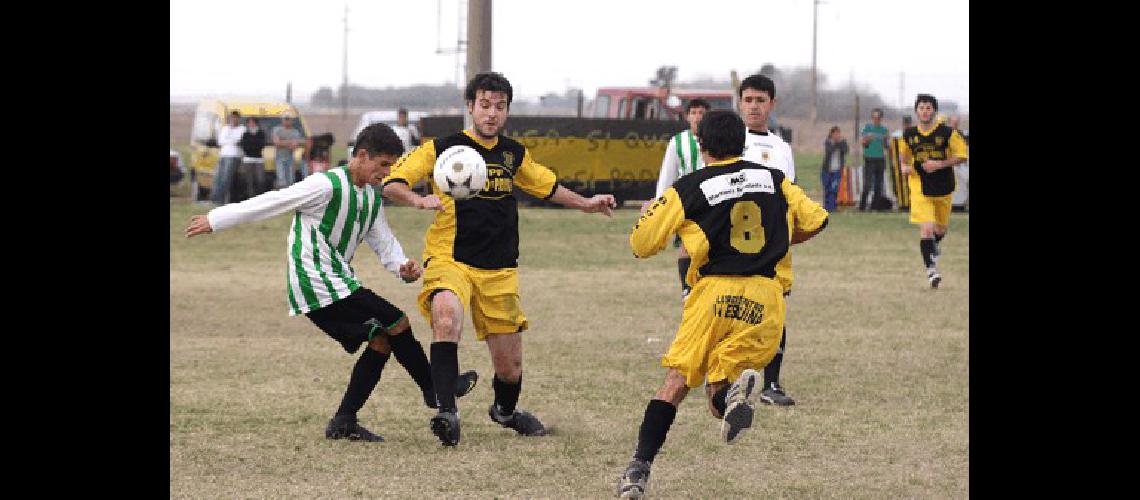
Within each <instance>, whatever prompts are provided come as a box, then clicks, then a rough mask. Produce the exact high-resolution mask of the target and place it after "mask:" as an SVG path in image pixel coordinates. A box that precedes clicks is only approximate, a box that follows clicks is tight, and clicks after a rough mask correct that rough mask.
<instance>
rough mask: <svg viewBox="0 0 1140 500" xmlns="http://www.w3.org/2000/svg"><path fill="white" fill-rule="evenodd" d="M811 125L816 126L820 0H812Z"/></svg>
mask: <svg viewBox="0 0 1140 500" xmlns="http://www.w3.org/2000/svg"><path fill="white" fill-rule="evenodd" d="M811 4H812V7H811V9H812V10H811V124H812V125H815V117H816V114H815V102H816V100H815V94H816V88H815V87H816V79H815V78H816V77H815V74H816V67H815V53H816V38H817V36H816V35H817V31H818V29H817V27H818V25H819V0H812V2H811Z"/></svg>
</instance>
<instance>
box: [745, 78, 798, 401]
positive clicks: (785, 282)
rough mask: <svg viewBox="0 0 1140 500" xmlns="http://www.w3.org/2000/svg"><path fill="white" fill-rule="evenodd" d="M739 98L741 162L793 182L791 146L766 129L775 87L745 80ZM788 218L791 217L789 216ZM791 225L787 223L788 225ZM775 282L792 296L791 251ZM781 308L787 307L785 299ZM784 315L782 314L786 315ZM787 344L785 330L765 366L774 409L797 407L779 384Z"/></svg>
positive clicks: (766, 395) (764, 394) (767, 81)
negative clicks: (742, 127) (743, 129)
mask: <svg viewBox="0 0 1140 500" xmlns="http://www.w3.org/2000/svg"><path fill="white" fill-rule="evenodd" d="M737 92H738V96H737V97H739V101H740V102H739V106H740V116H741V118H743V119H744V124H745V125H746V126H747V129H748V131H747V132H745V134H744V159H745V160H748V161H750V162H753V163H759V164H761V165H764V166H765V167H769V168H774V169H777V170H779V171H781V172H783V173H784V177H785V178H787V179H788V181H790V182H792V183H793V184H795V182H796V158H795V156H794V155H792V147H791V146H789V145H788V143H787V142H784V140H783V139H782V138H780V136H778V135H776V133H775V132H773V131H771V130H769V129H768V119H769V117H771V116H772V111H773V110H774V109H775V108H776V84H775V82H773V81H772V79H771V78H768V77H767V76H764V75H761V74H759V73H757V74H755V75H752V76H749V77H748V78H745V79H744V81H742V82H740V89H739V90H738V91H737ZM788 216H789V217H791V216H792V215H791V214H789V215H788ZM790 223H791V222H790V221H789V224H790ZM776 279H777V280H779V281H780V284H781V285H782V286H783V287H784V297H787V296H788V295H790V294H791V293H792V251H791V249H790V248H789V249H788V252H787V254H785V255H784V258H783V259H780V262H779V263H778V264H777V265H776ZM784 306H785V307H787V301H786V300H785V302H784ZM786 314H787V313H786V312H785V315H786ZM787 343H788V330H787V327H785V328H784V331H783V335H781V336H780V349H779V350H777V351H776V356H775V357H774V358H772V362H771V363H769V364H768V366H765V367H764V390H763V391H761V393H760V401H763V402H764V403H766V404H774V405H777V406H791V405H794V404H796V401H795V400H794V399H792V398H791V397H790V396H788V395H787V393H785V392H784V388H783V386H781V385H780V367H781V366H783V364H784V348H785V346H787Z"/></svg>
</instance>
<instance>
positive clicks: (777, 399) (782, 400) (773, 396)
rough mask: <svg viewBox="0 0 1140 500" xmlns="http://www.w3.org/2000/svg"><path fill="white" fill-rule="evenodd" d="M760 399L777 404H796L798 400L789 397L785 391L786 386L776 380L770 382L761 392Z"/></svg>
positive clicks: (766, 402)
mask: <svg viewBox="0 0 1140 500" xmlns="http://www.w3.org/2000/svg"><path fill="white" fill-rule="evenodd" d="M760 401H763V402H764V403H765V404H770V405H776V406H792V405H794V404H796V400H794V399H792V398H790V397H788V395H787V394H785V393H784V388H783V387H780V384H777V383H775V382H773V383H770V384H768V386H767V387H765V388H764V390H763V391H762V392H760Z"/></svg>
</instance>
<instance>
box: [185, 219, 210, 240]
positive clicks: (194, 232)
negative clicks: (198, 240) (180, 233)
mask: <svg viewBox="0 0 1140 500" xmlns="http://www.w3.org/2000/svg"><path fill="white" fill-rule="evenodd" d="M212 232H214V228H212V227H210V219H208V218H207V217H206V216H205V215H195V216H193V217H191V218H190V225H189V226H187V227H186V237H187V238H191V237H194V236H198V235H199V234H206V233H212Z"/></svg>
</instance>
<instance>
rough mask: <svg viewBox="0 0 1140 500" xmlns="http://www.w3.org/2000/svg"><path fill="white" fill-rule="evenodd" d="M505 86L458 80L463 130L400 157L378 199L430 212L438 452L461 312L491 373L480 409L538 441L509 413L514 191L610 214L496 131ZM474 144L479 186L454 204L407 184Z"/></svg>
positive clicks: (450, 425) (535, 425)
mask: <svg viewBox="0 0 1140 500" xmlns="http://www.w3.org/2000/svg"><path fill="white" fill-rule="evenodd" d="M512 94H513V90H512V88H511V82H510V81H508V80H507V79H506V77H504V76H503V75H501V74H499V73H494V72H487V73H479V74H477V75H475V76H474V77H472V78H471V81H470V82H468V83H467V88H466V89H464V91H463V98H464V100H465V101H466V104H467V112H468V113H470V114H471V119H472V124H471V128H470V129H468V130H463V131H461V132H456V133H454V134H451V135H447V136H443V137H437V138H435V139H432V140H430V141H426V142H424V143H423V144H422V145H421V146H420V147H418V148H416V149H415V150H414V151H412V152H411V153H409V154H408V155H407V156H404V157H403V158H401V159H400V161H399V163H398V164H397V165H396V166H395V167H394V168H393V169H392V173H391V175H389V176H388V177H387V178H385V179H384V195H385V196H387V197H388V198H389V199H391V200H392V201H395V202H397V203H401V204H405V205H411V206H415V207H417V208H422V209H428V210H435V211H436V212H435V219H434V220H433V221H432V224H431V226H429V227H428V230H427V234H426V235H425V237H424V239H425V240H426V241H425V245H424V286H423V290H422V291H421V292H420V296H419V303H420V313H421V314H423V315H424V317H425V318H427V320H428V321H429V322H430V324H431V328H432V335H433V339H434V342H432V344H431V364H432V379H433V380H434V381H435V385H436V395H437V396H438V397H439V413H437V414H436V416H434V417H432V418H431V420H429V425H430V428H431V430H432V432H433V433H434V434H435V435H436V437H438V438H439V440H440V443H441V444H443V446H457V445H458V444H459V439H460V420H459V408H458V406H457V405H456V403H455V398H454V397H452V396H453V394H454V393H453V392H452V390H453V388H454V387H455V384H454V383H452V382H451V381H452V380H454V377H455V374H456V373H458V371H459V361H458V350H459V336H460V333H461V332H462V330H463V314H464V311H468V310H469V311H470V312H471V323H472V325H473V326H474V327H475V338H476V339H477V340H479V341H482V342H486V343H487V350H488V351H490V354H491V364H492V365H493V366H494V368H495V378H494V380H492V387H493V388H494V390H495V402H493V403H491V406H490V407H489V408H488V409H487V414H488V416H489V417H490V418H491V420H492V421H493V422H495V423H496V424H498V425H501V426H503V427H505V428H508V429H511V430H514V431H515V432H517V433H519V434H521V435H524V436H544V435H546V434H547V429H546V426H544V425H543V424H542V422H541V421H539V420H538V418H537V417H535V416H534V415H532V414H530V413H528V412H525V411H522V410H520V409H518V408H517V407H516V406H517V403H518V400H519V394H520V392H521V391H522V370H523V365H522V358H523V355H522V332H524V331H526V330H527V329H528V328H529V325H530V323H529V322H528V321H527V317H526V315H525V314H523V310H522V303H521V301H520V298H519V281H518V256H519V226H518V220H519V212H518V201H517V200H516V199H515V197H514V194H513V193H514V190H515V188H516V187H517V188H518V189H522V190H524V191H526V192H528V193H530V194H531V195H533V196H536V197H540V198H543V199H548V200H550V201H553V202H555V203H558V204H560V205H564V206H567V207H570V208H576V209H578V210H581V211H583V212H585V213H603V214H605V215H606V216H611V217H612V216H613V210H612V208H613V206H614V197H613V195H610V194H599V195H594V196H592V197H590V198H583V197H582V196H581V195H579V194H578V193H575V192H573V191H571V190H569V189H566V188H565V187H564V186H561V185H559V184H558V177H557V176H556V175H555V174H554V172H553V171H551V170H550V169H549V168H546V167H545V166H543V165H542V164H540V163H538V162H536V161H534V158H533V157H532V156H531V154H530V151H528V150H527V149H526V147H524V146H523V145H522V144H521V143H519V142H518V141H516V140H514V139H511V138H509V137H507V136H505V135H503V134H502V131H503V127H505V126H506V123H507V115H508V114H509V113H510V106H511V98H512ZM456 145H463V146H468V147H471V148H474V149H475V150H476V151H478V152H479V154H480V155H482V156H483V159H484V160H485V161H486V163H487V173H488V176H487V184H486V186H485V187H484V188H483V190H482V191H480V192H479V193H478V194H477V195H475V196H474V197H472V198H469V199H466V200H455V199H454V198H452V197H450V196H448V195H447V194H445V193H441V192H439V189H438V187H437V186H436V185H435V183H434V182H433V183H431V186H432V191H433V193H432V194H429V195H427V196H420V195H418V194H416V193H415V192H414V191H412V189H411V187H410V186H414V185H415V184H416V182H418V181H419V180H420V179H423V178H425V177H429V178H430V176H431V174H432V170H433V167H434V166H435V161H436V158H437V155H438V154H439V153H442V152H444V151H446V150H447V149H448V148H449V147H452V146H456Z"/></svg>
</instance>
